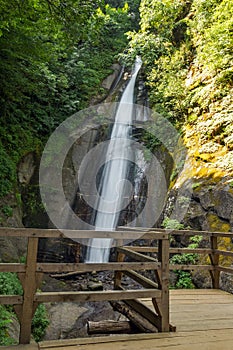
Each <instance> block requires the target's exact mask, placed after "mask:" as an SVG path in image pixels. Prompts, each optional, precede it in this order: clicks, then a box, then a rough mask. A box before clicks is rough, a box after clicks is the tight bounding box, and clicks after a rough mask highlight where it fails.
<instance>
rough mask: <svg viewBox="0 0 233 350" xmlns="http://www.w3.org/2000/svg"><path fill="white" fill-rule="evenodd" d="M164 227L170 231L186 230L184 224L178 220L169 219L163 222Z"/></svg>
mask: <svg viewBox="0 0 233 350" xmlns="http://www.w3.org/2000/svg"><path fill="white" fill-rule="evenodd" d="M162 227H164V228H166V229H168V230H183V229H184V228H185V226H184V224H181V223H180V222H179V221H178V220H176V219H170V218H168V217H166V218H165V219H164V220H163V222H162Z"/></svg>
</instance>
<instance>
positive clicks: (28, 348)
mask: <svg viewBox="0 0 233 350" xmlns="http://www.w3.org/2000/svg"><path fill="white" fill-rule="evenodd" d="M1 350H39V345H38V344H36V343H32V344H24V345H10V346H1ZM63 350H64V349H63Z"/></svg>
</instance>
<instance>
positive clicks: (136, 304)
mask: <svg viewBox="0 0 233 350" xmlns="http://www.w3.org/2000/svg"><path fill="white" fill-rule="evenodd" d="M124 303H125V304H127V305H129V306H130V307H131V308H132V309H134V310H135V311H137V312H138V313H139V314H141V315H143V317H145V318H146V319H147V320H148V321H149V322H150V323H152V324H153V325H154V326H155V327H157V328H159V327H160V321H161V320H160V319H159V318H158V315H156V314H155V312H154V311H152V310H151V309H150V308H148V307H147V306H146V305H145V304H143V303H141V302H140V301H139V300H137V299H130V300H124Z"/></svg>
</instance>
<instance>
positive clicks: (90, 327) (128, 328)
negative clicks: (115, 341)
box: [87, 320, 136, 335]
mask: <svg viewBox="0 0 233 350" xmlns="http://www.w3.org/2000/svg"><path fill="white" fill-rule="evenodd" d="M135 331H136V327H135V326H134V325H133V324H132V323H131V322H130V321H112V320H106V321H98V322H94V321H87V333H88V334H90V335H92V334H115V333H135Z"/></svg>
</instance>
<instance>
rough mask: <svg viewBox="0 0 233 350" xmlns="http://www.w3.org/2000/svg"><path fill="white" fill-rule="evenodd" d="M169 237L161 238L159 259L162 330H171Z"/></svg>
mask: <svg viewBox="0 0 233 350" xmlns="http://www.w3.org/2000/svg"><path fill="white" fill-rule="evenodd" d="M169 245H170V243H169V239H168V238H166V239H161V240H159V253H158V260H159V262H160V263H161V283H160V287H161V304H160V313H161V327H160V328H161V329H159V331H160V332H169Z"/></svg>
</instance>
